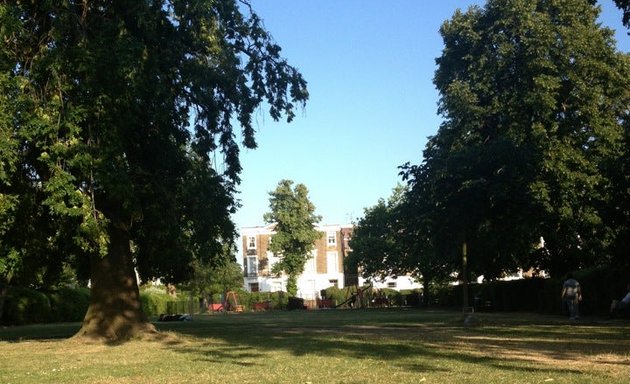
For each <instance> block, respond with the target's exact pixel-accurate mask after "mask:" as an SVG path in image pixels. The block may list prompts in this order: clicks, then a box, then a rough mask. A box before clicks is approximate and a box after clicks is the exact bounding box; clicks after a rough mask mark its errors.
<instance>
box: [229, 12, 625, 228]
mask: <svg viewBox="0 0 630 384" xmlns="http://www.w3.org/2000/svg"><path fill="white" fill-rule="evenodd" d="M251 3H252V7H253V9H254V10H255V12H256V13H257V14H258V15H259V16H260V17H261V18H262V19H263V20H264V24H265V26H266V28H267V30H268V31H270V32H271V34H272V35H273V37H274V39H275V40H276V41H277V42H278V44H279V45H280V46H281V47H282V48H283V50H282V52H283V56H284V57H286V58H287V59H288V61H289V62H290V63H291V64H292V65H294V66H296V67H297V68H298V69H299V70H300V71H301V72H302V74H303V75H304V77H305V78H306V80H307V81H308V90H309V93H310V100H309V101H308V103H307V106H306V108H305V109H304V110H303V111H298V114H297V116H296V118H295V120H294V121H293V122H292V123H290V124H287V123H286V122H278V123H276V122H274V121H273V120H272V119H271V117H269V116H268V115H267V114H266V111H265V110H259V111H258V113H257V114H256V116H255V123H254V124H255V128H256V129H257V141H258V144H259V147H258V148H257V149H255V150H243V151H242V153H241V161H242V166H243V172H242V174H241V178H242V183H241V185H240V186H239V188H238V189H239V191H241V192H240V193H239V194H238V198H239V199H240V201H241V204H242V207H241V208H240V209H239V211H238V212H237V213H236V214H235V215H234V221H235V223H236V225H237V228H240V227H248V226H256V225H262V224H263V218H262V216H263V214H264V213H265V212H267V211H268V208H269V207H268V204H269V195H268V193H269V192H270V191H272V190H274V189H275V187H276V185H277V184H278V181H280V180H281V179H290V180H293V181H295V182H296V183H303V184H305V185H306V186H307V187H308V189H309V191H310V194H309V196H310V199H311V201H312V202H313V203H314V204H315V206H316V208H317V210H316V212H317V214H319V215H321V216H322V217H323V219H322V223H323V224H348V223H350V222H351V221H352V220H355V221H356V220H357V219H358V218H360V217H361V216H362V215H363V209H364V208H365V207H370V206H372V205H374V204H376V202H377V201H378V199H379V198H387V197H388V196H389V195H390V194H391V190H392V188H393V187H394V186H395V185H396V183H397V182H399V181H401V180H400V178H399V177H398V169H397V167H398V166H400V165H401V164H403V163H405V162H411V163H413V164H418V163H420V162H421V161H422V149H423V148H424V145H425V142H426V138H427V136H430V135H433V134H435V133H436V132H437V129H438V126H439V124H440V121H441V119H440V117H439V116H438V115H437V100H438V93H437V91H436V90H435V88H434V86H433V83H432V78H433V74H434V71H435V68H436V67H435V58H436V57H438V56H440V53H441V49H442V39H441V37H440V35H439V32H438V29H439V27H440V25H441V24H442V22H443V21H444V20H446V19H449V18H450V17H451V16H452V14H453V13H454V12H455V10H456V9H457V8H462V9H466V8H467V7H468V6H470V5H472V4H483V3H484V2H483V1H472V0H459V1H456V0H441V1H420V0H394V1H377V0H344V1H333V0H318V1H306V0H303V1H301V0H251ZM600 4H601V5H602V7H603V9H604V12H603V14H602V17H601V20H602V22H603V23H604V24H605V25H608V26H610V27H612V28H614V29H616V30H617V31H618V32H617V41H618V46H619V48H620V49H621V50H623V51H626V52H627V51H630V37H629V36H628V35H627V34H626V30H625V28H624V27H623V26H622V25H621V17H622V14H621V11H620V10H618V9H617V8H615V7H614V4H613V1H612V0H602V1H600Z"/></svg>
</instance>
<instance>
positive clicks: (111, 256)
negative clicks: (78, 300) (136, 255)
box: [76, 224, 155, 341]
mask: <svg viewBox="0 0 630 384" xmlns="http://www.w3.org/2000/svg"><path fill="white" fill-rule="evenodd" d="M109 236H110V239H109V240H110V243H109V249H108V252H107V255H106V256H105V257H102V258H101V257H99V256H98V255H96V256H93V257H92V258H91V260H90V264H91V266H90V268H91V298H90V306H89V308H88V311H87V313H86V315H85V318H84V320H83V326H82V327H81V329H80V330H79V332H78V333H77V335H76V336H78V337H88V338H94V339H106V340H109V341H121V340H127V339H129V338H132V337H136V336H141V335H143V334H145V333H147V332H155V327H153V325H152V324H151V323H149V321H148V319H147V317H146V316H145V315H144V312H143V311H142V306H141V304H140V292H139V290H138V283H137V280H136V274H135V271H134V266H133V260H132V256H131V248H130V242H129V233H128V231H127V230H126V229H124V228H123V227H121V226H117V225H115V224H110V225H109Z"/></svg>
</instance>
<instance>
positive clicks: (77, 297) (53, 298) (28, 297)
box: [3, 287, 90, 325]
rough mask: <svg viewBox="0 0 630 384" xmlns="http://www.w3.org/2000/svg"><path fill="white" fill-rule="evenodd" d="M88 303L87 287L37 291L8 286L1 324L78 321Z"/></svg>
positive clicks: (88, 293)
mask: <svg viewBox="0 0 630 384" xmlns="http://www.w3.org/2000/svg"><path fill="white" fill-rule="evenodd" d="M89 300H90V290H89V289H87V288H69V287H66V288H59V289H56V290H52V291H39V290H34V289H31V288H24V287H11V288H10V289H9V290H8V293H7V298H6V302H5V306H4V315H3V323H4V324H11V325H21V324H33V323H54V322H68V321H80V320H81V319H82V318H83V316H84V315H85V311H86V309H87V307H88V303H89Z"/></svg>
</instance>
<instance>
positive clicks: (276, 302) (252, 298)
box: [243, 291, 289, 309]
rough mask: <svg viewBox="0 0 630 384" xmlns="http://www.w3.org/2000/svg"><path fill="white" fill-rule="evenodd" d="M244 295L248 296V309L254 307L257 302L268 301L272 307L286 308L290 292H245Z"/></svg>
mask: <svg viewBox="0 0 630 384" xmlns="http://www.w3.org/2000/svg"><path fill="white" fill-rule="evenodd" d="M243 297H246V298H247V301H243V302H244V303H246V309H253V308H254V304H255V303H265V302H268V303H269V306H270V307H271V309H286V307H287V303H288V301H289V300H288V297H289V296H288V294H287V293H286V292H282V291H278V292H247V291H246V292H245V293H243Z"/></svg>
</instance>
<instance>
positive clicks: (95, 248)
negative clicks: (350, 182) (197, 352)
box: [0, 0, 308, 338]
mask: <svg viewBox="0 0 630 384" xmlns="http://www.w3.org/2000/svg"><path fill="white" fill-rule="evenodd" d="M280 52H281V48H280V47H279V46H278V45H277V44H276V43H275V42H274V41H273V39H272V38H271V36H270V35H269V33H268V32H267V31H266V30H265V29H264V27H263V25H262V21H261V20H260V18H259V17H258V16H257V15H256V14H255V13H254V12H253V11H252V9H251V7H250V6H249V4H248V3H247V1H236V0H217V1H192V2H191V1H183V0H161V1H160V0H151V1H150V0H143V1H135V0H133V1H131V0H125V1H116V2H110V1H90V2H86V1H64V2H55V1H41V2H40V1H36V2H23V1H4V2H2V4H0V136H1V137H0V143H1V144H0V158H1V159H2V164H1V166H0V217H1V218H2V224H1V227H0V236H1V237H0V247H1V252H2V256H3V258H2V263H0V273H2V284H3V285H5V286H6V284H9V283H10V282H11V280H12V279H13V278H15V277H16V276H19V275H20V274H21V271H25V268H27V266H28V262H29V260H30V259H31V258H34V259H36V260H37V259H38V257H39V256H41V255H47V256H46V257H47V258H48V259H50V260H51V263H49V264H50V265H56V264H59V263H60V262H68V261H71V260H76V261H77V262H79V263H85V262H86V261H87V260H88V259H89V261H90V263H89V264H90V266H91V267H90V278H91V283H92V303H91V305H90V309H89V310H88V314H87V315H86V320H85V323H84V327H83V329H82V331H81V333H82V334H86V335H94V336H105V337H108V338H122V337H126V336H127V335H129V334H132V333H133V332H134V331H136V330H141V328H143V327H144V326H145V325H146V323H145V320H144V317H143V315H142V313H141V310H140V309H139V305H138V292H137V285H136V282H135V278H134V276H135V274H134V268H136V269H137V271H138V272H139V274H140V276H141V277H142V278H144V279H150V278H156V277H162V278H165V279H166V280H167V281H177V280H180V279H184V278H186V277H188V275H189V274H190V271H191V268H190V265H191V262H192V261H193V260H195V259H200V260H209V259H212V258H213V257H214V256H215V255H218V254H222V253H221V252H220V250H221V249H222V247H223V246H224V243H225V242H231V241H232V239H233V237H234V225H233V223H232V222H231V220H230V217H229V215H230V213H231V212H233V210H234V209H235V208H236V206H237V204H236V202H235V200H234V197H233V194H234V191H235V188H236V185H237V183H238V182H239V177H238V175H239V172H240V170H241V166H240V163H239V142H238V141H237V139H236V138H237V135H236V134H235V133H236V132H235V129H236V128H235V127H234V124H237V125H238V130H239V131H240V137H242V141H241V143H240V145H242V146H244V147H247V148H254V147H256V142H255V139H254V134H255V132H254V127H253V126H252V119H251V116H252V114H253V113H254V112H255V110H256V109H257V108H259V106H261V105H263V103H264V105H266V106H268V107H269V113H270V115H271V116H272V118H274V119H279V118H281V117H282V116H286V117H287V119H288V120H291V119H292V118H293V116H294V110H295V108H296V107H298V106H300V105H303V103H304V102H305V101H306V100H307V98H308V93H307V91H306V82H305V80H304V79H303V78H302V76H301V74H300V73H299V72H298V71H297V70H296V69H295V68H294V67H292V66H290V65H289V64H288V63H287V62H286V60H285V59H283V58H282V57H281V55H280ZM217 159H219V160H218V161H217ZM26 218H29V219H28V220H27V219H26ZM16 234H21V236H16ZM40 260H41V259H40ZM111 297H117V299H116V300H110V299H109V298H111ZM123 313H127V316H126V317H122V314H123ZM129 314H133V316H131V315H129Z"/></svg>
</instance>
